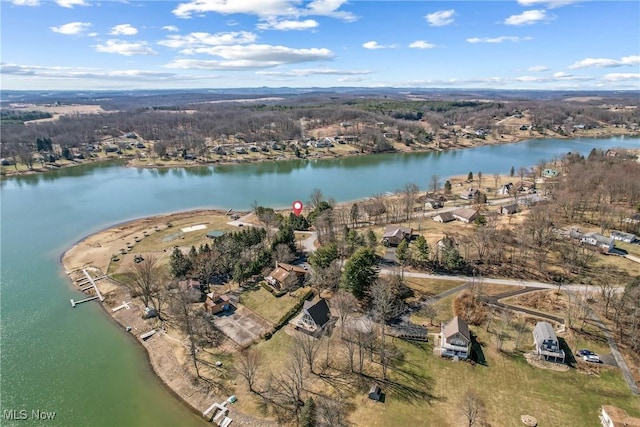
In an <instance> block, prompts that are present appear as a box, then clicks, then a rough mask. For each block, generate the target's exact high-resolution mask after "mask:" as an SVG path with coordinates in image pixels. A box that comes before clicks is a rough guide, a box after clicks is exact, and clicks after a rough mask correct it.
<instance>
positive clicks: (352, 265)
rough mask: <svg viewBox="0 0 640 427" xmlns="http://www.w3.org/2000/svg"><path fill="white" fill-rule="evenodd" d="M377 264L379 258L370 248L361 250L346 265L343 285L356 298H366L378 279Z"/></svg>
mask: <svg viewBox="0 0 640 427" xmlns="http://www.w3.org/2000/svg"><path fill="white" fill-rule="evenodd" d="M377 263H378V256H377V255H376V254H375V252H374V251H373V249H370V248H359V249H358V250H357V251H356V252H355V253H354V254H353V256H351V258H349V259H348V260H347V262H346V263H345V266H344V271H343V273H342V283H343V285H344V287H345V288H346V289H348V290H349V291H350V292H351V293H352V294H353V295H354V296H355V297H356V298H358V299H362V298H364V297H365V296H366V295H367V293H368V291H369V287H370V286H371V284H372V283H373V282H374V281H375V280H376V278H377V277H378V271H377V269H376V265H377Z"/></svg>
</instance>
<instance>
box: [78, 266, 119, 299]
mask: <svg viewBox="0 0 640 427" xmlns="http://www.w3.org/2000/svg"><path fill="white" fill-rule="evenodd" d="M82 272H83V273H84V277H82V278H80V279H78V280H77V282H76V283H77V285H78V286H80V290H81V291H82V292H86V291H88V290H89V289H91V288H93V289H94V290H95V292H96V295H95V296H92V297H89V298H85V299H81V300H80V301H74V300H73V298H72V299H70V301H71V307H74V308H75V306H76V305H78V304H82V303H83V302H87V301H93V300H94V299H100V302H103V301H104V297H103V296H102V294H101V293H100V289H98V285H96V280H100V279H103V278H105V277H106V276H100V277H98V278H97V279H94V278H93V277H91V275H90V274H89V272H87V270H86V269H84V268H83V269H82ZM88 283H91V284H90V285H89V284H88ZM125 304H126V303H125ZM127 308H128V307H127Z"/></svg>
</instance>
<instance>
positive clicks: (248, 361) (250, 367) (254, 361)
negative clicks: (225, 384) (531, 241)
mask: <svg viewBox="0 0 640 427" xmlns="http://www.w3.org/2000/svg"><path fill="white" fill-rule="evenodd" d="M239 356H240V357H239V358H238V365H237V366H236V367H235V370H236V372H237V373H238V374H240V376H242V378H244V380H245V381H246V382H247V385H248V386H249V391H250V392H252V393H256V394H258V392H257V391H256V388H255V386H256V381H257V378H258V373H259V371H260V369H261V368H262V362H263V359H262V353H260V351H259V350H257V349H245V350H243V351H241V352H240V354H239Z"/></svg>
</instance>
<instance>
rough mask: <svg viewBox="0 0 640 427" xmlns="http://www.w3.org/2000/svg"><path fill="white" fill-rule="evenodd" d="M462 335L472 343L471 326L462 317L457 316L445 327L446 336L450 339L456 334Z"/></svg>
mask: <svg viewBox="0 0 640 427" xmlns="http://www.w3.org/2000/svg"><path fill="white" fill-rule="evenodd" d="M458 332H459V333H460V335H462V336H463V337H465V338H466V339H467V341H469V342H471V333H469V326H467V324H466V323H465V321H464V320H462V319H461V318H460V317H458V316H456V317H454V318H453V319H451V320H450V321H449V323H447V324H446V325H444V336H445V338H448V337H450V336H452V335H454V334H455V333H458Z"/></svg>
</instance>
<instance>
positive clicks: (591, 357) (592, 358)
mask: <svg viewBox="0 0 640 427" xmlns="http://www.w3.org/2000/svg"><path fill="white" fill-rule="evenodd" d="M582 359H583V360H584V361H585V362H591V363H602V361H601V360H600V357H598V355H597V354H593V353H591V354H585V355H584V356H582Z"/></svg>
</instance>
